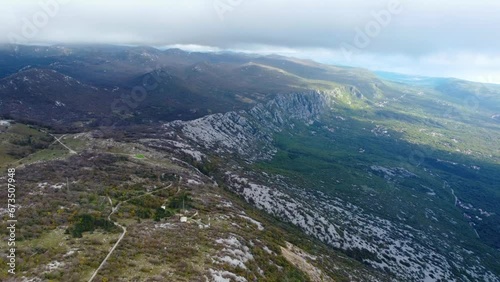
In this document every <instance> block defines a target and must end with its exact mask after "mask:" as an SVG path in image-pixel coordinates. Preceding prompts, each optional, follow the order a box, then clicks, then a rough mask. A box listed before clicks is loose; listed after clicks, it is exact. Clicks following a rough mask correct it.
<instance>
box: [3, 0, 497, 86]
mask: <svg viewBox="0 0 500 282" xmlns="http://www.w3.org/2000/svg"><path fill="white" fill-rule="evenodd" d="M41 3H48V4H47V5H42V4H41ZM54 3H55V4H54ZM0 7H2V9H3V13H2V16H1V17H0V42H4V43H8V42H18V43H28V44H52V43H113V44H133V45H135V44H139V45H153V46H157V47H164V46H181V47H183V48H189V49H195V50H238V51H247V52H258V53H278V54H283V55H290V56H295V57H302V58H311V59H315V60H317V61H320V62H324V63H330V64H341V65H353V66H361V67H365V68H368V69H372V70H387V71H396V72H403V73H410V74H419V75H428V76H446V77H447V76H452V77H459V78H464V79H469V80H476V81H483V82H496V83H500V34H499V33H500V17H499V16H498V12H500V1H498V0H476V1H472V0H468V1H465V0H419V1H417V0H364V1H361V0H349V1H345V0H337V1H335V0H307V1H305V0H301V1H299V0H184V1H179V0H158V1H155V0H142V1H137V0H87V1H80V0H23V1H13V0H0Z"/></svg>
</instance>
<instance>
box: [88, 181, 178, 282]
mask: <svg viewBox="0 0 500 282" xmlns="http://www.w3.org/2000/svg"><path fill="white" fill-rule="evenodd" d="M172 185H173V183H170V184H169V185H168V186H166V187H163V188H161V189H157V190H153V191H151V192H147V193H144V194H141V195H139V196H135V197H132V198H130V199H128V200H126V201H122V202H119V203H118V204H117V205H116V207H113V201H112V200H111V198H110V197H109V196H108V201H109V204H110V205H111V213H110V214H109V215H108V220H109V221H111V222H113V224H114V225H116V226H118V227H120V228H121V229H122V230H123V233H122V234H121V235H120V237H119V238H118V241H116V243H115V245H114V246H113V247H112V248H111V250H109V253H108V255H107V256H106V257H105V258H104V260H103V261H102V262H101V264H100V265H99V267H98V268H97V269H96V270H95V271H94V274H92V277H90V279H89V282H92V281H93V280H94V278H95V277H96V276H97V273H99V271H100V270H101V268H102V267H103V266H104V264H106V261H108V259H109V258H110V257H111V255H112V254H113V252H114V251H115V249H116V247H118V245H119V244H120V242H121V241H122V240H123V237H125V234H126V233H127V228H126V227H125V226H123V225H121V224H119V223H118V222H116V221H113V220H112V219H111V216H112V215H113V214H114V213H115V212H117V211H118V209H119V208H120V206H121V204H122V203H126V202H128V201H130V200H133V199H136V198H139V197H142V196H145V195H151V194H153V193H156V192H159V191H162V190H165V189H168V188H170V187H172Z"/></svg>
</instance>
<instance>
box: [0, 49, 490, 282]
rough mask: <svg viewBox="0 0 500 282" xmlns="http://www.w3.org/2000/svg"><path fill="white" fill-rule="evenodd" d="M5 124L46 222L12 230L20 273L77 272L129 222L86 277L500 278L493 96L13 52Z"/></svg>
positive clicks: (259, 60) (294, 66)
mask: <svg viewBox="0 0 500 282" xmlns="http://www.w3.org/2000/svg"><path fill="white" fill-rule="evenodd" d="M0 115H1V116H2V118H3V119H4V120H9V121H5V122H3V123H0V132H2V136H0V141H1V142H2V148H1V149H0V166H2V167H8V166H17V167H18V170H19V174H20V175H24V176H20V177H21V180H20V181H21V182H22V183H23V185H24V187H26V190H24V191H23V192H21V195H19V198H20V200H19V201H21V202H20V204H21V206H23V207H24V206H26V209H25V210H24V211H22V210H21V211H22V212H21V213H22V215H24V216H26V217H28V214H31V215H33V214H39V215H40V216H33V219H31V220H30V227H29V228H28V229H26V231H23V230H21V231H19V232H22V234H21V235H19V236H21V237H22V238H23V240H26V241H27V242H26V244H25V245H26V246H27V247H25V248H24V249H23V256H24V254H26V256H24V257H28V255H30V257H29V258H26V260H27V261H26V266H25V267H24V270H25V272H24V273H23V275H24V276H25V277H26V279H29V278H32V279H40V280H33V281H43V279H53V280H57V281H73V280H74V281H80V280H85V279H88V278H89V277H90V275H91V274H92V273H93V271H95V269H97V267H98V264H97V263H95V262H92V260H91V259H90V258H91V257H96V258H99V260H98V261H102V259H104V257H105V256H106V252H107V251H108V250H109V246H108V245H109V242H110V241H112V242H115V241H114V240H116V239H117V238H118V235H120V234H121V232H122V231H121V230H122V229H121V228H118V227H119V226H122V227H123V226H126V228H127V229H126V231H127V232H124V233H123V234H125V233H126V234H125V235H123V236H124V239H123V241H122V242H119V246H118V247H117V249H116V251H115V253H113V254H112V255H111V256H110V257H111V259H110V261H108V262H107V266H106V267H104V269H103V271H102V272H101V271H100V272H99V273H97V274H96V275H97V278H98V279H104V278H107V279H110V280H109V281H118V280H120V279H122V280H124V281H125V280H126V281H132V280H134V279H136V280H137V281H139V280H140V281H162V279H167V280H168V279H170V280H168V281H207V280H208V281H500V265H499V264H498V262H499V261H500V239H499V238H500V207H499V206H498V201H499V200H500V190H499V187H498V183H500V147H499V146H498V144H499V143H498V141H499V140H500V86H499V85H494V84H481V83H474V82H468V81H463V80H458V79H451V78H428V77H414V76H407V75H401V74H393V73H386V72H375V73H373V72H370V71H368V70H364V69H360V68H349V67H337V66H329V65H323V64H319V63H316V62H312V61H308V60H299V59H295V58H287V57H281V56H258V55H247V54H236V53H198V52H186V51H182V50H179V49H169V50H164V51H162V50H158V49H154V48H150V47H120V46H65V45H59V46H43V47H42V46H10V47H9V48H7V47H4V48H2V49H0ZM53 138H58V139H57V140H59V142H61V143H58V142H57V140H55V139H53ZM53 141H54V143H53ZM62 144H64V145H65V146H67V147H68V148H71V150H68V148H66V147H64V146H62ZM75 152H76V154H75ZM169 185H171V186H169ZM67 186H69V187H67ZM54 187H55V188H54ZM58 187H59V188H58ZM61 187H63V188H64V189H62V188H61ZM157 189H159V190H158V191H157ZM155 191H156V192H155ZM37 195H38V196H37ZM39 195H43V197H40V196H39ZM42 199H43V200H42ZM141 199H142V200H141ZM109 202H111V205H109ZM117 203H120V204H117ZM180 203H182V205H181V204H180ZM186 203H188V207H187V208H186V206H185V204H186ZM162 207H163V208H162ZM115 209H118V211H116V210H115ZM185 210H188V211H187V212H186V211H185ZM42 212H43V215H47V216H46V217H45V216H42ZM110 213H111V214H110ZM186 214H187V215H186ZM2 215H4V214H2ZM108 215H109V217H108ZM181 215H183V217H184V215H186V218H187V217H189V222H190V223H189V224H187V225H183V224H181V223H180V221H179V218H177V217H176V216H179V217H180V216H181ZM20 216H21V215H20ZM84 220H88V223H89V224H88V226H87V225H85V226H83V225H81V224H78V222H82V221H84ZM186 220H187V219H186ZM113 222H114V223H119V224H120V225H114V224H113ZM89 226H90V227H89ZM114 227H116V228H114ZM60 230H67V233H68V234H64V233H63V232H60ZM94 231H95V232H94ZM75 234H76V235H75ZM51 236H55V237H56V238H59V240H61V242H64V243H62V244H63V245H61V246H59V247H55V246H54V245H53V244H52V243H51V242H50V240H49V239H48V238H49V237H51ZM79 236H80V237H79ZM32 245H39V246H40V247H38V246H37V247H28V246H32ZM89 246H92V247H89ZM70 252H72V253H71V254H70ZM190 254H192V255H190ZM207 255H208V257H207ZM126 258H133V259H131V262H126V261H125V260H126ZM209 258H213V259H209ZM35 259H36V260H38V261H42V263H39V262H36V261H35ZM54 262H58V263H59V264H57V265H59V267H56V266H53V267H52V268H50V270H49V266H48V265H49V264H51V265H53V264H54ZM61 265H64V268H63V267H62V266H61ZM130 269H131V270H130ZM72 273H76V274H74V275H73V276H71V275H72ZM134 275H135V276H134ZM82 277H83V278H82ZM284 277H286V279H287V280H283V279H285V278H284ZM0 278H2V279H3V277H2V276H0ZM68 279H69V280H68ZM71 279H73V280H71ZM113 279H114V280H113ZM148 279H149V280H148ZM155 279H156V280H155ZM222 279H226V280H222ZM85 281H86V280H85ZM163 281H165V280H163Z"/></svg>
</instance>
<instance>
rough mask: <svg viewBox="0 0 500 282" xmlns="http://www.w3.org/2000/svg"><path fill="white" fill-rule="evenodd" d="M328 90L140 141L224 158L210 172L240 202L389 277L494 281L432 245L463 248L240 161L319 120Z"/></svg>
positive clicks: (267, 155)
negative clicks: (455, 271) (275, 137)
mask: <svg viewBox="0 0 500 282" xmlns="http://www.w3.org/2000/svg"><path fill="white" fill-rule="evenodd" d="M343 90H346V89H343ZM343 90H340V91H341V92H342V93H347V94H348V95H350V96H351V97H353V98H356V97H357V98H360V97H358V96H359V95H356V93H353V91H348V90H349V89H347V91H343ZM351 90H352V89H351ZM332 94H333V97H336V96H338V95H336V94H338V93H322V92H319V91H311V92H307V93H294V94H288V95H284V94H283V95H279V96H277V97H276V99H274V100H272V101H270V102H268V103H266V104H259V105H257V106H255V107H254V108H252V109H250V110H248V111H239V112H228V113H225V114H215V115H209V116H206V117H203V118H200V119H197V120H193V121H187V122H184V121H175V122H171V123H167V124H165V125H164V126H163V130H164V132H162V133H161V135H162V136H163V138H161V139H158V138H155V139H148V140H143V141H145V142H147V144H148V145H149V146H154V147H157V148H168V149H170V150H172V151H176V152H179V153H182V154H184V155H185V154H188V155H190V156H191V157H192V158H194V159H196V160H197V161H199V162H200V161H203V160H204V159H205V158H206V159H207V161H208V162H210V158H209V157H208V155H217V156H218V157H223V158H224V159H225V160H226V161H227V162H225V163H223V164H221V166H220V167H218V168H217V169H218V170H219V171H220V172H222V174H223V179H224V181H225V184H226V185H227V186H228V187H230V188H231V190H233V191H234V192H235V193H237V194H239V195H240V196H242V197H243V198H244V199H245V200H246V201H247V202H249V203H252V204H253V205H254V206H256V207H257V208H259V209H261V210H264V211H266V212H267V213H269V214H272V215H274V216H276V217H278V218H280V219H282V220H284V221H286V222H290V223H292V224H294V225H296V226H298V227H300V228H301V229H302V230H303V231H304V232H305V233H306V234H308V235H311V236H314V237H316V238H318V239H320V240H321V241H323V242H325V243H327V244H329V245H330V246H332V247H335V248H339V249H342V250H344V251H346V252H347V253H350V254H353V256H358V257H359V256H361V257H363V259H362V260H363V262H365V263H367V264H370V265H371V266H372V267H374V268H376V269H380V270H382V271H389V272H390V273H392V274H393V275H395V277H397V280H401V281H423V280H425V281H437V280H439V279H443V280H447V281H472V280H469V279H458V280H457V279H455V278H454V274H453V269H454V268H458V269H461V270H460V271H464V272H465V273H467V275H468V277H474V278H475V279H480V280H484V281H499V280H498V279H497V278H496V277H495V275H494V274H493V273H491V272H489V271H487V270H486V269H485V268H484V267H483V266H481V265H480V264H476V265H475V266H474V268H472V270H471V269H465V268H464V265H458V264H455V263H453V262H451V261H450V260H448V259H447V257H448V255H449V254H447V253H445V252H441V251H437V250H436V248H435V246H436V245H439V246H445V248H447V249H453V250H454V251H453V252H454V254H453V256H454V257H457V258H459V260H464V259H465V258H466V257H468V256H470V253H469V252H468V250H466V249H464V248H462V247H461V246H456V247H454V246H452V245H450V244H449V243H448V242H446V240H443V238H440V237H439V236H436V235H435V234H429V233H427V232H424V231H421V230H418V229H415V228H413V227H411V226H409V225H405V224H401V223H398V222H391V221H388V220H386V219H384V218H381V217H378V216H375V215H373V214H370V213H369V212H367V211H365V210H363V209H362V208H360V207H358V206H356V205H353V204H351V203H350V202H348V201H346V200H345V199H339V198H336V197H332V196H327V195H324V194H323V193H321V192H319V191H317V192H314V191H315V189H314V187H299V186H297V185H296V183H293V181H291V180H290V179H287V178H286V177H283V176H281V175H271V174H268V173H265V172H262V171H256V170H254V169H252V167H250V166H248V165H247V164H248V163H253V162H256V161H262V160H270V159H271V158H272V157H273V156H274V155H275V153H276V152H277V149H276V148H275V147H274V145H273V135H274V134H275V133H278V132H281V131H284V130H293V128H294V126H295V124H297V123H298V122H302V123H305V124H312V123H314V122H315V121H320V119H321V117H322V115H323V114H326V113H327V111H328V109H329V107H330V106H331V105H332V102H334V101H333V100H331V99H330V97H332ZM360 99H361V98H360ZM375 168H376V169H377V170H382V171H392V170H390V169H386V168H383V167H375ZM372 169H374V168H372ZM394 171H399V170H398V169H395V170H394ZM409 176H413V175H409ZM409 176H408V177H409ZM405 177H406V176H405ZM477 261H479V260H477ZM415 262H425V263H423V264H422V263H415Z"/></svg>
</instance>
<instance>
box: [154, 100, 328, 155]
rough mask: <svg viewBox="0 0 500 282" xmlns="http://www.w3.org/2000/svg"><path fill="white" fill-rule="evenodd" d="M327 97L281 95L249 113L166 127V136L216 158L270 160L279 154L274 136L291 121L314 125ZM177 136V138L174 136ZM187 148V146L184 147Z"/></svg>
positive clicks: (178, 123)
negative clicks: (234, 155)
mask: <svg viewBox="0 0 500 282" xmlns="http://www.w3.org/2000/svg"><path fill="white" fill-rule="evenodd" d="M326 105H327V99H326V96H325V95H323V94H322V93H321V92H319V91H311V92H308V93H293V94H282V95H278V96H277V97H276V98H275V99H273V100H272V101H270V102H268V103H266V104H259V105H257V106H255V107H254V108H252V109H251V110H249V111H240V112H228V113H225V114H215V115H209V116H206V117H203V118H200V119H197V120H193V121H188V122H183V121H174V122H171V123H167V124H165V125H164V129H165V131H166V134H167V136H170V137H174V136H175V137H176V138H177V141H181V142H182V141H184V142H186V143H188V144H189V145H190V146H194V147H197V148H199V149H201V150H203V151H205V150H206V151H210V152H215V153H217V154H222V153H223V154H237V155H238V156H239V157H241V158H243V159H245V160H246V161H249V162H253V161H256V160H263V159H270V158H271V157H272V156H273V154H274V153H275V152H276V149H275V148H274V147H273V146H272V136H273V134H274V133H276V132H279V131H281V130H282V129H284V128H286V127H293V122H292V121H300V122H304V123H312V122H314V121H315V120H317V119H318V118H319V116H320V115H321V113H322V112H324V111H325V109H326ZM174 132H175V134H174ZM183 146H186V145H183Z"/></svg>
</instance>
